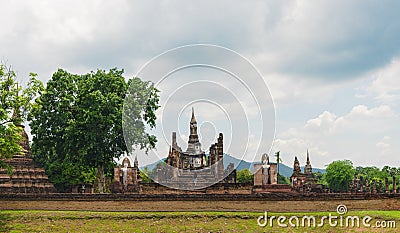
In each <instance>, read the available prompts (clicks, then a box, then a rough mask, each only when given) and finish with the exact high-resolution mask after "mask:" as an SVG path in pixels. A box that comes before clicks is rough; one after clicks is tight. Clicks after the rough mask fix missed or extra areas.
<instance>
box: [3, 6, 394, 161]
mask: <svg viewBox="0 0 400 233" xmlns="http://www.w3.org/2000/svg"><path fill="white" fill-rule="evenodd" d="M1 6H2V13H1V14H0V20H1V22H2V27H1V30H0V59H1V60H2V61H3V62H6V63H7V64H8V65H12V66H13V68H14V69H15V70H16V71H17V73H18V78H19V79H20V80H21V81H22V82H23V81H24V80H26V78H27V76H28V73H29V72H35V73H37V74H38V75H39V77H40V78H41V79H42V80H43V81H46V80H48V79H49V78H50V77H51V75H52V73H53V72H55V71H56V70H57V68H64V69H67V70H68V71H70V72H73V73H85V72H88V71H90V70H95V69H98V68H100V69H109V68H113V67H119V68H124V69H125V73H126V76H127V77H131V76H133V75H134V74H137V72H138V71H139V70H140V69H141V67H143V66H144V65H145V64H146V62H147V61H149V60H150V59H152V58H154V57H155V56H157V55H159V54H160V53H163V52H165V51H167V50H169V49H173V48H175V47H178V46H183V45H188V44H199V43H200V44H213V45H218V46H222V47H226V48H229V49H231V50H233V51H236V52H237V53H239V54H241V55H242V56H244V57H245V58H247V59H248V61H250V62H251V63H252V64H253V65H254V66H255V67H256V68H257V69H258V71H259V72H260V74H261V75H262V77H263V80H264V81H265V83H266V85H267V86H268V87H269V91H270V94H271V95H272V98H273V102H274V106H275V112H276V123H275V124H274V125H275V127H276V132H275V140H274V143H273V146H272V149H271V151H268V150H269V149H266V151H265V152H269V153H273V152H274V151H277V150H280V151H281V155H282V159H283V161H284V163H286V164H288V165H292V163H293V159H294V156H295V155H296V156H298V157H299V159H300V162H301V163H302V164H304V161H305V156H306V150H307V149H309V151H310V156H311V162H312V164H313V166H314V167H323V166H324V165H326V164H328V163H330V162H331V161H333V160H337V159H350V160H352V161H353V162H354V164H356V165H362V166H367V165H376V166H379V167H381V166H383V165H391V166H400V159H399V154H400V143H399V136H400V126H399V125H400V124H399V122H400V106H399V103H400V39H399V38H400V15H399V14H398V9H400V3H399V2H398V1H253V2H251V3H249V2H248V1H240V2H239V1H238V2H235V3H233V2H232V1H202V2H201V4H188V3H187V1H128V0H127V1H7V0H1ZM182 59H185V57H182ZM191 74H193V75H190V76H191V77H192V79H194V81H195V79H198V80H200V79H202V78H201V77H197V76H195V75H196V74H197V75H198V74H199V72H197V73H196V72H192V73H191ZM200 74H202V73H201V72H200ZM203 74H204V75H206V76H207V77H208V78H207V80H208V81H210V80H212V78H210V77H214V76H218V75H216V74H211V73H207V71H204V73H203ZM181 75H185V73H184V72H183V73H181ZM186 75H189V73H187V74H186ZM222 76H223V75H221V77H222ZM242 78H243V80H244V81H245V82H247V83H248V84H249V85H251V84H252V82H253V81H252V79H246V77H242ZM177 79H179V75H177ZM221 79H223V78H221ZM192 81H193V80H192ZM203 84H204V83H203ZM201 85H202V84H199V87H200V86H201ZM232 85H234V84H232ZM210 88H218V85H216V86H213V87H210ZM161 89H162V88H161ZM165 90H167V91H168V92H170V93H171V92H173V90H174V89H173V87H169V88H167V89H165ZM201 90H202V91H204V92H205V93H214V92H213V90H214V89H210V90H208V89H207V86H205V87H204V86H201ZM167 91H165V92H167ZM216 91H218V90H216ZM170 93H168V94H170ZM186 93H193V90H192V91H191V90H190V88H189V89H188V90H186ZM181 95H182V96H185V94H184V93H181ZM178 96H179V95H178ZM226 96H227V98H228V97H229V93H227V94H226ZM176 97H177V96H175V98H176ZM243 98H245V97H243ZM182 99H183V97H182V98H176V101H175V102H174V103H178V102H179V100H182ZM233 99H234V98H233ZM213 100H215V101H217V100H218V98H217V97H215V98H213ZM220 101H221V106H228V105H229V103H230V102H229V101H226V99H222V100H220ZM238 102H240V103H244V102H246V101H245V100H243V101H238ZM188 104H189V103H182V105H181V106H180V107H178V108H177V109H180V110H181V111H182V116H183V117H182V121H183V123H182V125H183V126H182V127H183V128H182V133H181V134H182V136H181V138H182V139H183V141H184V139H185V133H186V135H187V130H186V128H185V127H187V121H188V120H189V117H190V104H189V105H188ZM224 104H225V105H224ZM183 106H184V107H183ZM216 106H217V105H216ZM229 106H234V105H229ZM245 106H246V104H245ZM233 109H236V108H235V107H232V112H231V113H230V118H232V119H233V120H232V122H233V123H232V124H233V125H235V124H236V123H235V121H234V118H235V117H236V118H240V117H242V115H241V114H243V112H241V111H238V112H234V111H233ZM245 109H247V110H249V111H251V104H250V103H249V104H248V105H247V107H245ZM206 110H207V107H204V106H203V107H202V106H201V104H199V106H198V108H197V107H196V114H197V115H198V119H199V124H201V122H200V120H201V121H202V122H205V123H204V127H203V128H202V131H203V133H204V135H210V136H209V137H205V136H204V137H202V143H203V147H204V148H203V149H206V148H208V147H209V144H210V143H212V142H213V141H214V140H215V137H216V136H214V137H213V135H215V133H217V131H224V130H227V129H228V128H229V127H228V126H226V127H228V128H226V127H225V126H224V125H223V121H221V119H220V118H218V117H219V116H218V114H210V113H209V112H213V111H211V110H210V108H209V112H208V113H205V112H206ZM216 112H218V111H217V110H216ZM158 114H160V113H158ZM177 114H178V113H177ZM179 114H180V113H179ZM159 116H160V115H159ZM267 118H268V117H267ZM264 121H267V120H266V118H264ZM264 123H265V124H267V125H270V123H269V122H264ZM239 126H240V125H239ZM178 127H181V123H179V126H178ZM236 127H238V126H236ZM254 127H256V126H254ZM239 128H240V127H239ZM250 128H251V126H250ZM185 130H186V132H185ZM271 130H272V131H273V129H271ZM250 131H251V130H250ZM210 132H211V133H210ZM207 133H209V134H207ZM224 133H225V135H228V136H227V139H229V133H226V132H224ZM166 134H167V137H169V134H170V132H169V131H168V132H166ZM210 137H211V138H212V139H209V138H210ZM252 137H257V133H255V134H252V133H251V132H250V135H248V136H246V137H244V138H243V140H239V141H235V140H234V139H232V138H231V139H229V140H231V144H234V145H233V146H232V147H230V150H229V152H230V153H232V154H234V152H235V150H237V148H239V147H240V148H242V147H243V146H244V144H246V145H247V146H248V147H250V148H251V147H253V146H254V145H252V144H251V143H252V141H253V139H252ZM268 140H269V139H266V141H263V140H262V141H261V144H263V145H269V142H268ZM183 143H184V142H183ZM183 143H182V145H181V147H183V148H186V146H185V145H184V144H183ZM243 143H244V144H243ZM235 146H237V147H235ZM268 147H269V146H268ZM163 150H164V149H162V148H160V149H159V151H163ZM166 150H167V149H166ZM252 153H258V154H257V155H256V156H258V157H261V154H260V151H258V152H252ZM258 157H257V159H258ZM245 158H246V159H248V160H250V159H251V156H246V157H245Z"/></svg>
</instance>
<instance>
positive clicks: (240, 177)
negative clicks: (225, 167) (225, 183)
mask: <svg viewBox="0 0 400 233" xmlns="http://www.w3.org/2000/svg"><path fill="white" fill-rule="evenodd" d="M253 179H254V174H253V173H252V172H251V171H250V170H249V169H247V168H246V169H243V170H240V171H237V172H236V181H237V182H238V183H253Z"/></svg>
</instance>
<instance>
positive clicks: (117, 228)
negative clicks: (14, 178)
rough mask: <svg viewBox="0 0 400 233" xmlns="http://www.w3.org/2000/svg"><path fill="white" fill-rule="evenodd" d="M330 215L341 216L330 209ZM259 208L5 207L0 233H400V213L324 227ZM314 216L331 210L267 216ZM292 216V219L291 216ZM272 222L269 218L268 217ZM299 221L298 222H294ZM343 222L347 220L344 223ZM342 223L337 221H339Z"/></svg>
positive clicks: (354, 213) (353, 213)
mask: <svg viewBox="0 0 400 233" xmlns="http://www.w3.org/2000/svg"><path fill="white" fill-rule="evenodd" d="M330 214H331V215H332V216H340V215H339V214H337V213H336V212H330ZM263 215H264V213H257V212H90V211H42V210H6V211H1V212H0V232H400V211H350V212H348V213H347V214H345V215H343V216H344V217H346V216H359V217H360V219H361V220H362V217H364V216H366V215H368V216H370V217H371V218H372V220H371V221H370V222H369V224H371V227H366V226H363V224H362V222H360V225H361V226H360V227H359V228H358V227H351V226H350V227H345V226H343V227H340V226H336V227H331V226H330V225H329V222H328V221H327V220H325V222H324V223H325V224H324V226H322V227H318V226H316V227H309V226H308V223H307V221H306V223H305V224H306V225H305V226H304V227H302V226H301V225H300V227H290V226H288V227H280V226H278V224H277V221H276V219H275V221H273V222H272V223H273V227H270V226H269V224H270V222H268V224H267V226H265V227H261V226H259V225H258V224H257V219H258V217H259V216H263ZM305 215H306V216H314V217H315V218H316V219H317V223H316V224H318V223H320V219H321V218H322V217H323V216H329V212H312V213H310V212H308V213H269V212H268V216H269V217H271V216H276V217H279V216H284V217H285V218H286V224H289V222H288V219H289V218H290V217H293V216H297V217H298V219H299V220H300V224H301V222H302V221H301V220H302V217H303V216H305ZM293 218H294V217H293ZM269 220H270V219H269ZM392 220H395V224H396V226H395V227H393V226H392V227H391V228H386V229H383V228H376V227H375V224H376V222H377V221H379V222H380V223H382V222H384V223H385V224H388V223H389V221H392ZM294 222H295V220H294ZM344 222H345V221H344ZM338 224H339V220H338ZM343 224H344V223H343Z"/></svg>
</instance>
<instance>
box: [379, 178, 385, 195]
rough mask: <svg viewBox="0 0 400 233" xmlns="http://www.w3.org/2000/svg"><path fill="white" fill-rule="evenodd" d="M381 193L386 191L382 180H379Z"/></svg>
mask: <svg viewBox="0 0 400 233" xmlns="http://www.w3.org/2000/svg"><path fill="white" fill-rule="evenodd" d="M379 193H384V191H383V182H382V180H379Z"/></svg>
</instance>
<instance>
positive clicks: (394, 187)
mask: <svg viewBox="0 0 400 233" xmlns="http://www.w3.org/2000/svg"><path fill="white" fill-rule="evenodd" d="M396 191H397V190H396V176H393V193H396Z"/></svg>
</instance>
